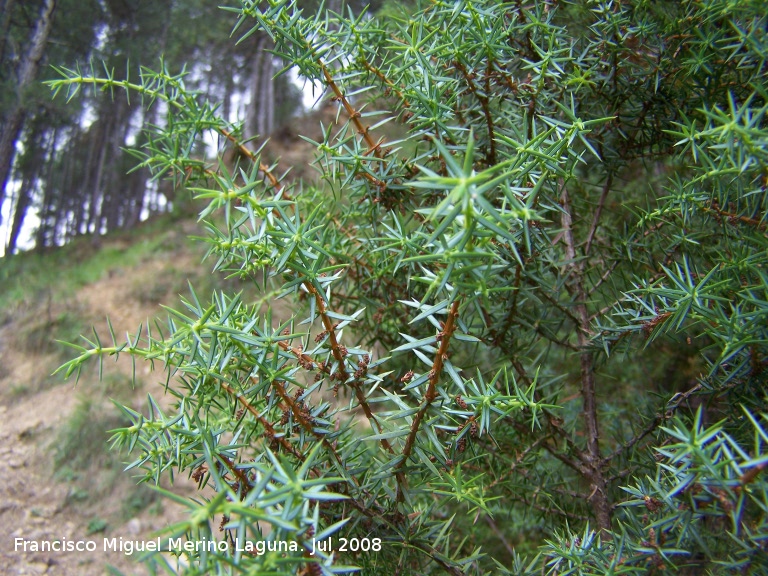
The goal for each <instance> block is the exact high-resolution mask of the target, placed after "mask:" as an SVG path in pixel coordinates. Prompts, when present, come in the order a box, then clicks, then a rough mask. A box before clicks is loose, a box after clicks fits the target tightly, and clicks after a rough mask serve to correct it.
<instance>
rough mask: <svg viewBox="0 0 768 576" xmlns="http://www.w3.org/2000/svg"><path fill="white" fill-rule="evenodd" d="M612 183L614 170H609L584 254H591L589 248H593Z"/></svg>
mask: <svg viewBox="0 0 768 576" xmlns="http://www.w3.org/2000/svg"><path fill="white" fill-rule="evenodd" d="M611 184H613V172H608V178H606V180H605V184H604V185H603V192H602V194H600V200H598V202H597V210H595V215H594V217H593V218H592V226H590V228H589V233H588V234H587V245H586V246H585V247H584V256H589V250H590V249H591V248H592V240H594V238H595V232H597V226H598V224H599V223H600V216H601V215H602V213H603V207H604V206H605V200H606V198H608V193H609V192H610V191H611Z"/></svg>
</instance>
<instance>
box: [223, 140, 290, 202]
mask: <svg viewBox="0 0 768 576" xmlns="http://www.w3.org/2000/svg"><path fill="white" fill-rule="evenodd" d="M218 132H219V134H221V135H222V136H224V138H226V139H227V140H229V141H230V142H232V143H233V144H234V145H235V148H237V149H238V151H239V152H240V153H241V154H242V155H243V156H245V157H246V158H248V159H249V160H250V161H251V162H254V163H255V162H258V163H259V171H261V172H262V173H263V174H264V176H265V177H266V178H267V180H269V183H270V184H271V185H272V187H273V188H274V189H275V190H276V191H277V192H278V193H279V192H282V191H283V188H284V187H283V186H281V185H280V181H279V180H278V179H277V177H276V176H275V175H274V174H272V171H271V170H270V169H269V166H267V165H266V164H264V163H263V162H262V161H261V159H260V158H259V155H258V154H256V153H255V152H254V151H253V150H251V149H250V148H248V147H247V146H246V145H245V144H243V143H242V142H240V141H239V140H238V139H237V138H235V135H234V134H232V132H229V131H228V130H225V129H224V128H220V129H219V131H218Z"/></svg>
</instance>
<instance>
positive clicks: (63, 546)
mask: <svg viewBox="0 0 768 576" xmlns="http://www.w3.org/2000/svg"><path fill="white" fill-rule="evenodd" d="M13 544H14V546H13V548H14V551H15V552H19V551H22V552H95V551H96V550H97V548H99V542H98V541H97V540H70V539H68V538H60V539H57V540H27V539H26V538H21V537H16V538H14V542H13ZM312 548H313V550H314V541H313V546H312ZM101 549H102V550H103V551H104V552H122V553H123V554H125V555H126V556H131V555H132V554H133V553H134V552H192V553H198V552H227V551H228V550H229V549H230V543H229V542H228V541H226V540H184V539H182V538H168V539H167V540H165V542H163V539H162V538H160V537H158V538H156V539H154V540H128V539H126V538H123V537H122V536H121V537H119V538H103V539H102V541H101ZM232 549H233V551H235V552H248V553H250V554H255V555H258V556H261V555H262V554H264V553H266V552H298V551H299V550H301V548H300V547H299V544H298V543H297V542H295V541H293V540H290V541H285V540H271V541H264V540H256V541H252V540H245V541H241V540H240V539H237V538H236V539H235V541H234V546H232Z"/></svg>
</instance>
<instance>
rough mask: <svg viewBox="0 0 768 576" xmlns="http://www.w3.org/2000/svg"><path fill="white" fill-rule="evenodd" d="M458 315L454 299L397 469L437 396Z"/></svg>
mask: <svg viewBox="0 0 768 576" xmlns="http://www.w3.org/2000/svg"><path fill="white" fill-rule="evenodd" d="M458 317H459V301H458V300H454V301H453V304H452V305H451V309H450V310H449V311H448V318H447V319H446V320H445V324H444V325H443V329H442V331H441V332H440V334H439V335H438V338H439V340H440V347H439V348H438V349H437V352H436V353H435V360H434V361H433V362H432V369H431V370H430V371H429V381H428V384H427V391H426V392H425V393H424V398H423V399H422V401H421V407H420V408H419V411H418V412H417V413H416V416H414V418H413V422H412V423H411V430H410V432H409V433H408V438H407V439H406V441H405V446H404V447H403V459H402V460H401V461H400V463H399V464H398V465H397V468H398V469H402V467H403V466H404V465H405V462H406V461H407V460H408V457H409V456H410V455H411V452H412V451H413V445H414V443H415V441H416V434H418V432H419V428H420V427H421V422H422V420H423V419H424V416H425V415H426V413H427V410H428V409H429V407H430V406H431V405H432V402H434V401H435V398H437V383H438V381H439V380H440V373H441V372H442V371H443V364H444V362H445V359H446V358H447V357H448V345H449V344H450V341H451V336H452V335H453V332H454V331H455V330H456V319H457V318H458ZM397 497H398V500H399V501H401V500H402V497H403V494H402V492H400V491H398V495H397Z"/></svg>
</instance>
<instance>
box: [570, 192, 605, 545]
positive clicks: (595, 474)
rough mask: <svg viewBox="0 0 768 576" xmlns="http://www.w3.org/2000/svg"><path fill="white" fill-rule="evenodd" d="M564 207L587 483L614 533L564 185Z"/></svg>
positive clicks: (580, 275) (599, 516)
mask: <svg viewBox="0 0 768 576" xmlns="http://www.w3.org/2000/svg"><path fill="white" fill-rule="evenodd" d="M561 188H562V192H561V203H562V207H563V212H562V215H561V222H562V227H563V239H564V241H565V254H566V258H567V259H568V264H567V265H568V267H569V269H570V271H571V274H572V280H571V284H570V285H569V286H567V287H568V290H569V292H570V293H571V295H572V296H573V298H574V299H575V302H576V304H575V310H576V314H577V316H578V318H579V323H578V324H577V326H578V327H579V330H577V332H576V337H577V339H578V340H577V341H578V344H579V347H580V348H581V349H582V352H581V355H580V357H581V397H582V401H583V418H584V424H585V427H586V433H587V452H586V454H585V456H586V462H585V464H586V465H587V467H588V468H589V470H588V474H587V476H586V477H587V479H588V480H589V481H590V482H591V490H592V497H591V498H589V499H588V500H591V501H592V507H593V511H594V513H595V518H596V520H597V524H598V526H599V527H600V528H601V529H603V530H610V529H611V505H610V502H609V500H608V494H607V482H606V479H605V476H604V475H603V470H602V459H601V457H600V428H599V426H598V419H597V391H596V387H595V372H594V365H593V358H592V352H590V351H589V350H588V346H589V338H588V336H587V335H588V334H589V322H590V319H589V311H588V310H587V305H586V300H587V293H586V290H585V289H584V268H583V264H582V263H580V262H577V261H576V242H575V240H574V236H573V218H572V211H571V202H570V198H569V196H568V188H567V186H566V185H565V183H563V184H562V186H561Z"/></svg>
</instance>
